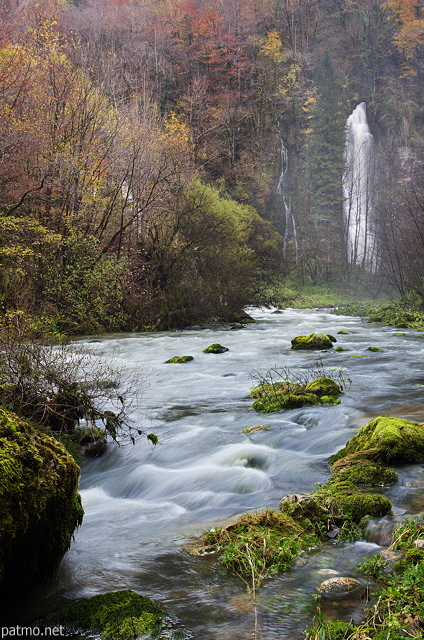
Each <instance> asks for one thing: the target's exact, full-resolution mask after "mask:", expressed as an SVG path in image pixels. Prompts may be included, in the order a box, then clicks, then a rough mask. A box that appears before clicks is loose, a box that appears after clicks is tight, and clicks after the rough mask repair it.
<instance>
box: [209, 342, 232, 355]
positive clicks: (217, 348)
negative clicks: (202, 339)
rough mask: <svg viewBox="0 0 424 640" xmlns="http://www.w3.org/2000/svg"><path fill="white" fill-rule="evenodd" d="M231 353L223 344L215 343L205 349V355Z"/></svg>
mask: <svg viewBox="0 0 424 640" xmlns="http://www.w3.org/2000/svg"><path fill="white" fill-rule="evenodd" d="M226 351H229V349H228V347H223V346H222V345H221V344H218V343H215V344H211V345H209V347H206V349H203V353H225V352H226Z"/></svg>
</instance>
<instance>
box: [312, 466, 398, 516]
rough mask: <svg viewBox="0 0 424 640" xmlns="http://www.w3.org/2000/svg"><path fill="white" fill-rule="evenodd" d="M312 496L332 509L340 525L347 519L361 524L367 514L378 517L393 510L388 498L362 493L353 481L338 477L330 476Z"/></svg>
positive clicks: (326, 507)
mask: <svg viewBox="0 0 424 640" xmlns="http://www.w3.org/2000/svg"><path fill="white" fill-rule="evenodd" d="M312 497H313V498H314V500H316V501H317V502H318V504H320V505H321V506H323V507H324V508H325V509H328V510H329V511H330V513H331V514H332V516H333V517H334V518H335V520H336V522H337V523H338V524H339V525H341V524H343V522H344V521H345V520H346V519H347V520H349V521H350V522H354V523H356V524H359V523H360V521H361V520H362V518H364V517H365V516H370V517H372V518H376V517H379V516H385V515H388V514H389V513H390V512H391V510H392V504H391V502H390V500H388V498H386V497H384V496H381V495H379V494H372V493H361V491H360V490H359V489H358V488H357V487H356V485H354V484H353V482H350V481H347V480H341V479H339V478H337V477H336V478H330V480H329V481H328V482H327V483H326V484H325V485H322V486H321V487H319V488H318V490H317V491H316V492H314V493H313V494H312Z"/></svg>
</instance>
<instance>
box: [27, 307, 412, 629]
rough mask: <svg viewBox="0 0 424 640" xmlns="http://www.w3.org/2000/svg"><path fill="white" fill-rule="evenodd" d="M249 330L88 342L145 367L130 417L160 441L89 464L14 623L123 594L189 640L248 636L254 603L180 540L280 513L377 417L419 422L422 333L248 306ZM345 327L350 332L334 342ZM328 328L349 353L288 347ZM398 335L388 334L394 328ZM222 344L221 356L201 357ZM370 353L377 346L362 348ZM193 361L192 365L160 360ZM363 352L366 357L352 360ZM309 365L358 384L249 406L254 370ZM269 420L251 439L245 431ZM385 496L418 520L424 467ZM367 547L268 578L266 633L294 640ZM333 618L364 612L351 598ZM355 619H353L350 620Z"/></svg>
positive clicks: (211, 560)
mask: <svg viewBox="0 0 424 640" xmlns="http://www.w3.org/2000/svg"><path fill="white" fill-rule="evenodd" d="M248 311H249V313H250V314H251V315H252V316H253V317H254V318H255V320H256V323H255V324H248V325H246V326H245V328H243V329H238V330H230V329H229V328H228V327H216V328H206V329H200V328H199V329H197V328H196V329H190V330H185V331H175V332H163V333H142V334H119V335H108V336H104V337H92V338H87V339H85V340H83V341H82V342H83V344H84V345H85V346H86V347H87V349H89V350H90V352H91V353H93V357H99V358H101V357H108V356H109V355H110V354H112V353H114V354H115V356H116V358H117V359H118V362H119V364H120V365H122V366H124V367H133V366H135V365H136V366H139V367H140V368H141V370H142V371H143V372H144V373H143V377H144V379H145V381H148V384H146V383H145V384H144V386H143V385H142V386H143V388H142V393H141V396H142V402H141V405H140V406H139V408H138V409H135V410H134V411H133V413H132V416H131V419H132V421H133V423H134V424H135V425H137V426H139V427H140V428H141V429H143V430H144V431H145V432H147V433H149V432H154V433H155V434H156V435H157V436H158V438H159V443H158V444H157V445H156V446H154V445H153V444H151V443H150V442H149V441H147V440H146V439H145V438H140V439H139V440H138V441H137V443H136V444H135V446H124V447H117V446H115V445H111V446H109V449H108V452H107V454H106V455H105V456H104V457H102V458H100V459H96V460H89V461H87V462H85V463H84V464H83V467H82V479H81V495H82V499H83V505H84V509H85V518H84V522H83V525H82V527H81V528H80V529H79V530H78V531H77V532H76V534H75V540H74V542H73V544H72V546H71V549H70V550H69V552H68V553H67V554H66V556H65V558H64V560H63V562H62V564H61V566H60V569H59V572H58V574H57V576H56V578H55V580H54V581H53V582H52V583H51V584H49V585H47V586H46V587H43V588H42V589H39V590H37V592H36V593H35V594H32V595H31V597H29V598H28V601H27V602H25V601H24V602H21V613H20V615H21V616H22V620H25V619H26V618H29V617H34V616H35V615H39V614H40V613H44V612H46V611H49V610H51V609H53V608H54V607H56V606H57V605H59V604H63V603H64V602H66V601H68V600H69V599H74V598H79V597H85V596H91V595H94V594H96V593H101V592H106V591H112V590H117V589H126V588H131V589H134V590H136V591H137V592H139V593H142V594H143V595H147V596H149V597H150V598H152V599H154V600H156V601H157V602H159V603H160V604H162V605H163V606H164V607H165V608H166V609H167V610H168V611H169V612H171V613H172V614H175V615H177V616H178V617H179V618H180V620H181V622H182V623H183V624H184V625H185V626H186V627H187V628H189V629H191V630H192V631H193V634H194V638H196V639H198V640H206V639H208V640H234V639H235V638H237V639H241V640H242V639H244V638H250V637H252V630H253V610H252V605H251V598H250V597H249V596H247V595H246V594H245V588H244V585H243V584H242V582H241V581H240V580H239V579H238V578H236V577H233V576H228V575H227V574H226V573H225V572H224V571H223V570H222V569H221V568H220V567H219V566H217V564H216V558H215V557H212V556H205V557H193V556H191V555H189V554H188V552H187V549H186V548H187V544H188V543H190V541H192V540H193V539H194V538H195V536H197V535H199V534H200V533H201V532H202V530H204V529H206V528H210V527H214V526H222V525H225V524H227V523H229V522H230V521H231V520H233V519H235V518H236V517H237V516H238V515H240V514H241V513H244V512H247V511H252V510H258V509H263V508H265V507H271V508H278V503H279V501H280V499H281V498H282V497H283V496H285V495H286V494H289V493H294V492H296V493H302V492H310V491H311V490H313V489H314V486H315V485H316V483H320V482H325V481H326V480H327V479H328V475H329V469H328V466H327V460H328V457H329V456H330V455H331V454H333V453H334V452H336V451H337V450H338V449H340V448H341V447H342V446H344V444H345V443H346V442H347V440H349V439H350V438H351V437H352V436H353V435H354V434H355V433H356V432H357V431H358V429H359V427H360V426H361V425H363V424H365V423H366V422H368V421H369V420H370V419H371V418H372V417H374V416H376V415H381V414H384V415H396V416H400V417H403V418H407V419H411V420H415V421H418V422H422V421H424V405H423V404H422V389H423V387H422V385H423V383H424V372H423V369H422V364H421V363H422V361H423V351H424V334H423V335H419V334H417V332H416V331H414V330H411V329H407V330H397V329H393V328H390V327H386V326H384V325H373V324H369V323H366V322H363V321H361V319H360V318H354V317H348V316H336V315H334V314H332V313H331V311H327V310H294V309H286V310H284V311H282V312H277V311H276V310H273V309H265V308H259V309H258V308H254V309H248ZM339 330H344V331H347V332H348V333H347V334H346V335H340V334H338V331H339ZM312 332H323V333H330V334H332V335H335V336H336V337H337V345H336V346H342V347H344V348H345V350H344V351H340V352H334V350H332V351H328V352H321V353H319V352H312V353H311V352H302V351H292V350H291V348H290V347H291V344H290V340H291V339H292V338H293V337H295V336H297V335H306V334H309V333H312ZM400 332H401V333H404V335H396V334H399V333H400ZM212 343H220V344H222V345H223V346H225V347H227V348H228V349H229V350H228V351H227V352H226V353H223V354H217V355H214V354H205V353H203V349H204V348H205V347H207V346H209V345H210V344H212ZM369 346H377V347H380V348H381V349H383V350H384V351H385V352H384V353H375V352H369V351H366V349H367V347H369ZM174 355H191V356H193V358H194V359H193V361H191V362H188V363H186V364H165V360H167V359H168V358H170V357H172V356H174ZM353 356H360V357H353ZM318 359H321V360H322V363H323V365H324V367H325V368H331V369H341V370H343V372H344V375H345V376H346V377H349V378H350V379H351V384H350V386H349V388H348V389H347V390H346V393H345V395H344V396H342V402H341V404H340V405H337V406H319V407H306V408H302V409H296V410H291V411H283V412H278V413H272V414H268V415H261V414H257V413H255V412H253V411H252V410H251V409H250V406H251V402H252V401H251V399H250V398H249V390H250V388H251V387H253V386H255V384H256V381H255V379H254V376H255V374H254V375H253V377H252V372H255V371H256V372H259V374H261V375H263V374H265V373H266V372H267V371H268V370H269V369H272V368H277V369H282V368H289V369H290V370H292V371H294V372H298V371H301V370H304V369H305V368H308V367H310V366H311V365H313V364H314V362H316V361H317V360H318ZM258 425H269V429H267V430H259V431H256V432H254V433H251V434H250V435H248V434H246V433H245V432H243V430H244V429H245V428H246V427H249V426H258ZM398 471H399V472H400V479H399V482H398V484H397V485H396V486H395V487H393V488H391V489H390V490H385V494H386V495H387V496H388V497H389V498H390V499H391V500H392V501H393V504H394V506H395V512H396V513H404V512H405V513H417V512H419V511H421V510H422V509H423V503H424V491H423V487H424V471H423V468H422V467H421V466H419V465H417V466H405V467H402V468H400V469H399V470H398ZM379 548H380V547H379V546H378V545H377V544H376V543H375V542H369V541H363V542H357V543H355V544H345V545H341V544H340V543H337V542H330V541H329V543H328V545H325V546H324V548H323V549H321V550H316V551H314V552H312V553H310V554H309V555H305V556H303V557H302V558H301V560H300V561H299V562H298V563H297V565H296V567H295V569H294V570H293V571H292V572H290V573H289V574H285V575H281V576H279V577H277V578H274V579H272V580H268V581H267V582H265V584H264V585H263V586H262V587H261V589H260V591H259V595H258V613H259V626H260V633H261V637H262V638H263V640H277V639H278V640H297V639H300V638H303V637H304V636H303V630H304V629H305V627H306V626H307V624H308V623H309V621H310V619H311V617H312V616H313V615H314V612H315V609H316V603H315V600H314V593H315V589H316V587H317V585H318V584H319V583H320V582H321V581H322V580H324V579H325V578H327V577H332V576H334V575H346V574H347V575H355V569H354V564H355V562H357V560H358V559H360V558H362V557H363V556H364V555H367V554H369V553H375V552H376V551H378V550H379ZM328 615H330V616H337V615H342V616H344V617H345V618H346V619H349V618H350V617H353V618H354V619H355V618H358V617H360V612H359V610H358V609H357V607H356V605H355V604H354V603H349V602H348V603H346V604H344V605H343V607H342V608H340V607H339V608H338V607H336V608H331V607H330V609H329V611H328ZM358 619H359V618H358Z"/></svg>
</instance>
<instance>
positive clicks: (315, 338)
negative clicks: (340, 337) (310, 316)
mask: <svg viewBox="0 0 424 640" xmlns="http://www.w3.org/2000/svg"><path fill="white" fill-rule="evenodd" d="M331 338H333V336H331V337H330V336H327V335H325V334H324V333H310V334H309V335H308V336H297V337H296V338H293V340H292V341H291V344H292V347H291V348H292V349H298V350H299V349H306V350H311V351H312V350H322V349H331V348H332V346H333V342H336V339H335V338H333V340H332V339H331Z"/></svg>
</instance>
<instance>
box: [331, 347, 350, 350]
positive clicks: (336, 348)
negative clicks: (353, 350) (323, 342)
mask: <svg viewBox="0 0 424 640" xmlns="http://www.w3.org/2000/svg"><path fill="white" fill-rule="evenodd" d="M333 351H347V349H345V347H334V349H333Z"/></svg>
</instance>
